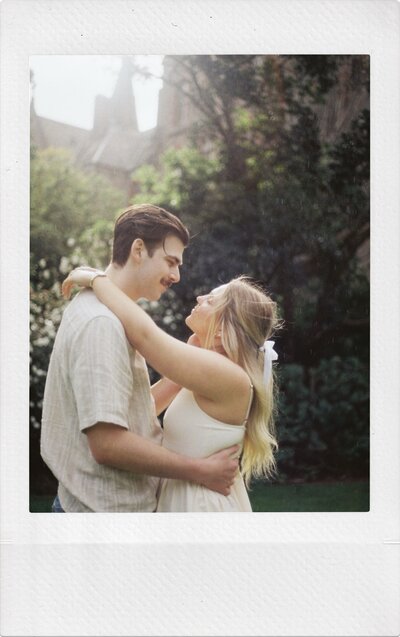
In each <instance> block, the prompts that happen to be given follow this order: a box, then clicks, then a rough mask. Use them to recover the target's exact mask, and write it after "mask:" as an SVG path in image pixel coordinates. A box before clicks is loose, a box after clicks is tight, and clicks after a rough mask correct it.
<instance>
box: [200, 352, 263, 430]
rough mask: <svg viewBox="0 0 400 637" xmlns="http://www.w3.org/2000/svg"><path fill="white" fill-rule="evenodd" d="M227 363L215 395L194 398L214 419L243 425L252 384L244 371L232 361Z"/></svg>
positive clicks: (216, 385)
mask: <svg viewBox="0 0 400 637" xmlns="http://www.w3.org/2000/svg"><path fill="white" fill-rule="evenodd" d="M227 363H229V364H227V365H226V367H225V370H224V372H222V373H221V374H220V378H219V382H217V383H216V384H215V387H214V391H213V393H212V394H208V395H207V396H206V395H204V394H203V395H202V394H199V393H194V397H195V400H196V402H197V404H198V405H199V407H200V408H201V409H202V410H203V411H204V412H205V413H206V414H208V415H209V416H211V417H212V418H215V419H216V420H220V421H222V422H225V423H227V424H232V425H241V424H242V423H243V421H244V419H245V418H246V414H247V410H248V407H249V403H250V400H251V398H252V394H253V392H252V383H251V380H250V378H249V376H248V375H247V374H246V372H245V371H244V369H242V368H241V367H240V366H239V365H237V364H236V363H233V362H232V361H227ZM221 371H222V370H221Z"/></svg>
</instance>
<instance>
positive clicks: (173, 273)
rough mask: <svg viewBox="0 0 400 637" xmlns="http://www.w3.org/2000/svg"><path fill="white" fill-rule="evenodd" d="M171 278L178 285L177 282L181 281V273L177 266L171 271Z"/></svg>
mask: <svg viewBox="0 0 400 637" xmlns="http://www.w3.org/2000/svg"><path fill="white" fill-rule="evenodd" d="M171 278H172V279H173V281H174V283H179V281H180V280H181V273H180V272H179V267H178V266H176V267H175V268H173V269H172V270H171Z"/></svg>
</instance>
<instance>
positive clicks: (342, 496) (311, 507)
mask: <svg viewBox="0 0 400 637" xmlns="http://www.w3.org/2000/svg"><path fill="white" fill-rule="evenodd" d="M249 496H250V500H251V505H252V508H253V511H275V512H276V511H293V512H295V511H369V484H368V482H325V483H324V482H320V483H310V484H307V483H304V484H268V483H258V484H255V485H254V486H253V487H252V489H251V491H250V492H249Z"/></svg>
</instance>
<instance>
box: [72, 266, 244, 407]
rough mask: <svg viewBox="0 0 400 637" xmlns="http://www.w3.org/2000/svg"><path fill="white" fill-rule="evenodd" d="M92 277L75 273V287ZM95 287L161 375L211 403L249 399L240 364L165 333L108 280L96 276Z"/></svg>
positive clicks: (132, 340)
mask: <svg viewBox="0 0 400 637" xmlns="http://www.w3.org/2000/svg"><path fill="white" fill-rule="evenodd" d="M75 272H77V271H75ZM91 274H92V276H93V273H91ZM85 276H86V278H85ZM91 278H92V277H91V276H90V273H89V275H87V274H86V275H85V273H84V271H80V272H79V276H75V273H74V280H73V281H72V285H73V284H74V283H76V284H77V285H87V284H88V281H90V279H91ZM92 287H93V290H94V291H95V293H96V296H97V297H98V298H99V300H100V301H101V302H102V303H104V305H106V306H107V307H108V308H109V309H110V310H111V311H112V312H113V313H114V314H116V316H118V318H119V319H120V321H121V323H122V324H123V326H124V328H125V332H126V335H127V338H128V340H129V342H130V343H131V344H132V346H133V347H135V348H136V349H137V350H139V352H140V353H141V354H142V355H143V356H144V358H145V359H146V360H147V362H148V363H149V364H150V365H151V366H152V367H154V369H156V370H157V371H158V372H159V373H160V374H161V375H162V376H166V377H167V378H169V379H171V380H172V381H173V382H174V383H176V384H177V385H179V386H182V387H186V388H187V389H189V390H191V391H193V392H195V393H197V394H199V395H201V396H203V397H204V398H207V399H209V400H211V401H218V402H220V401H224V400H225V399H229V398H235V399H237V396H238V395H243V393H244V394H245V395H246V396H247V392H248V382H249V381H248V377H247V374H245V372H244V371H243V370H242V369H241V368H240V367H239V366H238V365H236V364H235V363H233V362H232V361H230V360H229V359H227V358H226V357H225V356H222V355H221V354H218V353H216V352H211V351H209V350H205V349H202V348H199V347H193V346H191V345H187V344H186V343H182V342H181V341H179V340H178V339H176V338H173V337H172V336H169V335H168V334H166V333H165V332H163V331H162V330H161V329H160V328H159V327H157V325H156V324H155V323H154V321H153V320H152V319H151V318H150V316H148V315H147V314H146V312H144V310H142V308H141V307H139V305H137V303H135V302H134V301H132V300H131V299H130V298H129V297H128V296H127V295H126V294H124V292H122V291H121V290H120V289H119V288H118V287H117V286H116V285H114V283H112V281H110V279H108V278H107V277H105V276H97V277H96V278H95V279H94V280H93V282H92ZM70 289H71V279H69V280H68V279H67V285H64V286H63V292H64V294H65V295H67V294H68V292H69V291H70Z"/></svg>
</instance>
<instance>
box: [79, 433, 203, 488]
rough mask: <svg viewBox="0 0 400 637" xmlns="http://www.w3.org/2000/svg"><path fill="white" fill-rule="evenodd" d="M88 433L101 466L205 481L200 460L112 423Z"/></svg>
mask: <svg viewBox="0 0 400 637" xmlns="http://www.w3.org/2000/svg"><path fill="white" fill-rule="evenodd" d="M91 429H92V431H90V430H88V432H87V434H88V440H89V446H90V450H91V452H92V455H93V456H94V458H95V460H96V461H97V462H98V463H99V464H104V465H108V466H110V467H115V468H116V469H122V470H125V471H131V472H132V473H137V474H145V475H152V476H157V477H160V478H178V479H181V480H189V481H191V482H201V481H202V463H201V460H200V459H196V458H189V457H186V456H181V455H179V454H176V453H173V452H172V451H169V450H168V449H165V448H164V447H161V446H160V445H157V444H155V443H153V442H151V441H150V440H146V439H145V438H142V437H141V436H138V435H137V434H135V433H133V432H131V431H127V430H126V429H123V428H122V427H117V426H115V425H110V424H108V423H98V424H97V425H95V426H94V427H93V428H91Z"/></svg>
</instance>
